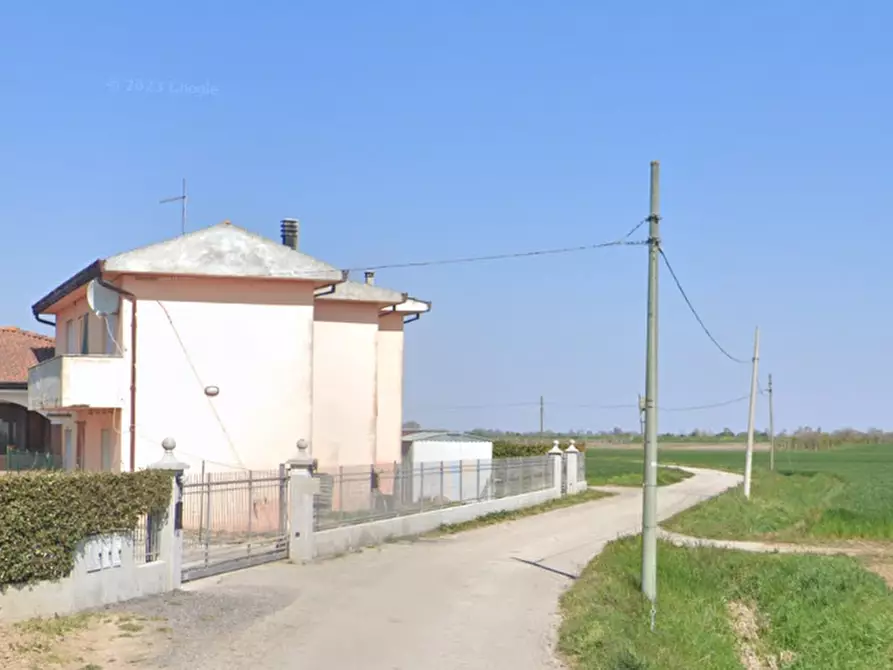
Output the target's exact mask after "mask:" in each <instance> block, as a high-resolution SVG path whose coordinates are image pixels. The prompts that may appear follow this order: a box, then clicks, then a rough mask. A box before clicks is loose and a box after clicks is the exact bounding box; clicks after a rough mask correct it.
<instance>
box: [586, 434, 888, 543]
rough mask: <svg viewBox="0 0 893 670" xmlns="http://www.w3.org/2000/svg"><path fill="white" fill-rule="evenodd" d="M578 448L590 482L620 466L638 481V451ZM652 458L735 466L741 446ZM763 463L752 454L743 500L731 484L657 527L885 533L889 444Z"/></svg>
mask: <svg viewBox="0 0 893 670" xmlns="http://www.w3.org/2000/svg"><path fill="white" fill-rule="evenodd" d="M586 456H587V462H586V470H587V478H588V479H589V481H590V483H603V482H602V481H601V480H604V479H610V478H611V477H615V476H618V475H617V473H622V472H623V471H624V468H625V469H626V472H628V473H630V476H631V477H635V478H636V479H635V481H637V482H638V483H641V477H642V476H641V471H642V454H641V452H639V451H634V452H631V451H623V450H619V449H617V450H610V449H593V450H589V451H587V453H586ZM660 462H661V463H662V464H678V465H691V466H695V467H703V468H714V469H717V470H729V471H734V472H739V473H740V472H743V471H744V452H743V451H740V452H739V451H699V450H686V451H682V450H676V451H674V450H672V449H662V450H661V452H660ZM768 465H769V455H768V453H761V452H757V453H755V454H754V474H753V489H752V491H751V500H749V501H748V500H746V499H745V498H744V496H743V494H742V492H741V489H740V488H739V489H736V490H733V491H730V492H728V493H725V494H723V495H721V496H719V497H718V498H716V499H714V500H711V501H708V502H706V503H703V504H702V505H699V506H697V507H695V508H692V509H691V510H688V511H687V512H683V513H682V514H680V515H679V516H677V517H674V518H673V519H672V520H670V521H669V522H667V523H665V524H664V527H665V528H667V529H668V530H674V531H677V532H680V533H685V534H688V535H695V536H698V537H712V538H717V539H742V540H743V539H778V540H784V541H797V540H810V541H820V540H827V541H831V540H840V539H865V540H884V541H886V540H893V445H858V446H852V447H838V448H835V449H830V450H826V451H789V452H779V453H778V454H777V455H776V471H775V472H774V473H773V472H770V471H769V469H768ZM662 472H672V470H662ZM634 473H635V474H634Z"/></svg>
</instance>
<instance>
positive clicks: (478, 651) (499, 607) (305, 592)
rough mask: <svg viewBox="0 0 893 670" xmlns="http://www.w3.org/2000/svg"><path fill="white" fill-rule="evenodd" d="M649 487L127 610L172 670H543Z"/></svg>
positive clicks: (689, 499) (708, 490) (710, 489)
mask: <svg viewBox="0 0 893 670" xmlns="http://www.w3.org/2000/svg"><path fill="white" fill-rule="evenodd" d="M692 472H695V473H696V474H695V476H694V477H692V478H690V479H687V480H685V481H683V482H680V483H678V484H674V485H673V486H669V487H663V488H661V490H660V494H659V506H660V516H661V518H667V517H669V516H672V515H673V514H676V513H677V512H679V511H681V510H683V509H685V508H687V507H690V506H692V505H695V504H697V503H698V502H700V501H702V500H705V499H707V498H710V497H712V496H715V495H717V494H719V493H721V492H722V491H724V490H726V489H727V488H729V487H732V486H735V485H736V484H738V483H739V481H740V477H738V476H736V475H730V474H727V473H720V472H713V471H710V470H695V469H692ZM641 500H642V495H641V490H640V489H632V490H629V489H625V490H624V489H621V490H620V491H619V493H618V494H617V495H615V496H614V497H611V498H606V499H604V500H598V501H595V502H591V503H586V504H583V505H578V506H574V507H569V508H564V509H560V510H556V511H553V512H549V513H547V514H542V515H538V516H532V517H528V518H526V519H521V520H518V521H514V522H511V523H507V524H502V525H495V526H489V527H486V528H481V529H478V530H474V531H469V532H465V533H460V534H457V535H453V536H448V537H443V538H436V539H424V540H423V539H420V540H416V541H412V542H406V543H394V544H387V545H384V546H383V547H379V548H375V549H367V550H365V551H363V552H361V553H357V554H351V555H348V556H344V557H341V558H336V559H331V560H328V561H323V562H319V563H316V564H312V565H305V566H297V565H291V564H288V563H275V564H270V565H266V566H261V567H258V568H252V569H249V570H243V571H241V572H236V573H230V574H228V575H224V576H221V577H215V578H210V579H206V580H202V581H199V582H193V583H191V584H189V585H187V586H186V587H185V588H184V591H183V592H180V593H175V594H170V595H167V596H164V597H155V598H149V599H145V600H142V601H137V602H131V603H125V604H123V605H122V606H121V608H120V609H122V610H126V611H128V612H134V613H137V614H142V615H145V616H153V617H164V618H166V619H168V620H169V621H170V624H169V625H170V627H171V628H172V630H173V641H174V644H173V645H172V646H171V648H170V649H169V650H166V651H163V652H161V653H162V656H160V657H158V658H157V659H156V660H155V662H154V664H152V665H151V666H150V667H154V668H172V669H176V670H220V669H221V668H223V669H225V670H241V669H243V668H244V669H246V670H247V669H248V668H252V669H254V668H264V669H265V670H279V669H281V670H293V669H294V668H308V669H309V670H357V669H359V668H362V669H363V670H418V669H420V668H424V669H425V670H470V669H474V670H478V669H480V670H485V669H486V670H492V669H493V668H511V669H512V670H541V669H543V668H560V667H562V666H561V665H560V664H559V663H558V661H557V660H556V659H555V657H554V654H553V647H554V639H555V630H556V625H557V623H558V613H557V610H558V598H559V596H560V595H561V593H562V591H563V590H564V589H565V588H567V587H568V585H569V584H570V583H571V581H572V580H573V579H574V578H575V577H576V576H577V575H578V574H579V572H580V570H581V569H582V568H583V567H585V565H586V564H587V563H588V562H589V561H590V559H591V558H592V557H593V556H595V555H596V554H597V553H598V552H599V551H601V549H602V547H604V546H605V544H606V543H608V542H610V541H611V540H613V539H615V538H616V537H618V536H620V535H625V534H630V533H636V532H639V531H640V530H641V525H640V524H641V513H642V512H641Z"/></svg>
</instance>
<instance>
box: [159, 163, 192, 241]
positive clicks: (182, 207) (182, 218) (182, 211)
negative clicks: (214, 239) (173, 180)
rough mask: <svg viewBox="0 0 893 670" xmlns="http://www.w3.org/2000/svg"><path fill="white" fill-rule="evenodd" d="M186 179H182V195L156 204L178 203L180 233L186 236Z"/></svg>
mask: <svg viewBox="0 0 893 670" xmlns="http://www.w3.org/2000/svg"><path fill="white" fill-rule="evenodd" d="M186 199H187V198H186V177H183V193H182V195H178V196H177V197H175V198H165V199H164V200H159V201H158V204H160V205H164V204H166V203H169V202H177V201H178V200H179V201H180V232H181V234H182V235H185V234H186Z"/></svg>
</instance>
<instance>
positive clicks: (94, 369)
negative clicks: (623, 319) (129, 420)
mask: <svg viewBox="0 0 893 670" xmlns="http://www.w3.org/2000/svg"><path fill="white" fill-rule="evenodd" d="M126 372H127V371H126V369H125V364H124V359H123V358H122V357H121V356H105V355H64V356H56V357H55V358H50V359H49V360H46V361H44V362H43V363H40V364H39V365H35V366H34V367H33V368H31V369H30V370H28V409H30V410H32V411H36V410H40V411H45V410H58V409H77V408H82V407H92V408H103V409H115V408H121V407H123V406H124V390H125V389H126V388H127V384H126V383H125V382H126V377H127V374H126Z"/></svg>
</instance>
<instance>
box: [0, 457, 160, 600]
mask: <svg viewBox="0 0 893 670" xmlns="http://www.w3.org/2000/svg"><path fill="white" fill-rule="evenodd" d="M171 477H172V473H171V472H170V471H164V470H144V471H140V472H125V473H112V472H76V473H74V472H28V473H20V474H19V473H10V474H7V475H5V476H0V588H3V587H5V586H7V585H10V584H29V583H33V582H38V581H43V580H55V579H60V578H62V577H66V576H68V575H69V574H70V573H71V569H72V568H73V567H74V559H75V550H76V549H77V545H78V543H79V542H80V541H81V540H83V539H85V538H87V537H89V536H91V535H98V534H105V533H112V532H120V531H131V530H133V529H134V528H135V527H136V523H137V520H138V519H139V517H140V516H141V515H143V514H157V513H163V512H164V511H166V510H167V509H168V506H169V505H170V500H171V488H172V486H171Z"/></svg>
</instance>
